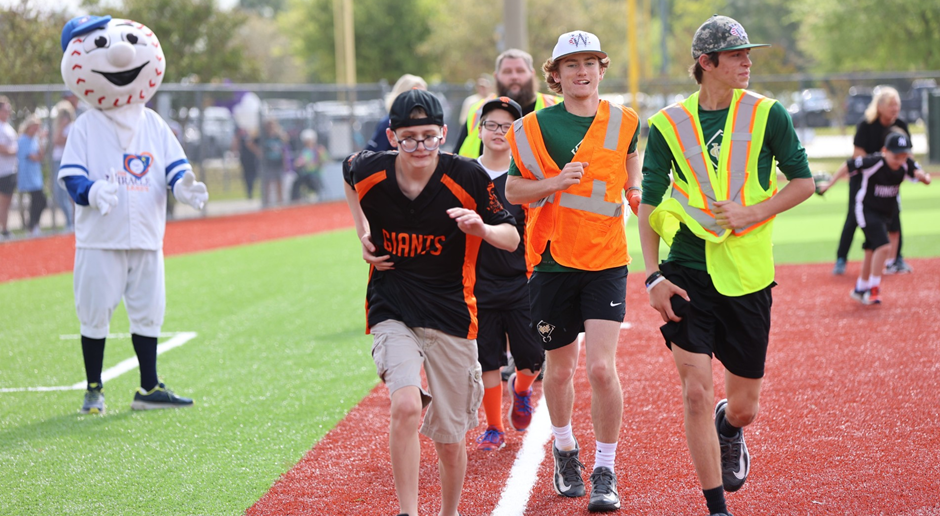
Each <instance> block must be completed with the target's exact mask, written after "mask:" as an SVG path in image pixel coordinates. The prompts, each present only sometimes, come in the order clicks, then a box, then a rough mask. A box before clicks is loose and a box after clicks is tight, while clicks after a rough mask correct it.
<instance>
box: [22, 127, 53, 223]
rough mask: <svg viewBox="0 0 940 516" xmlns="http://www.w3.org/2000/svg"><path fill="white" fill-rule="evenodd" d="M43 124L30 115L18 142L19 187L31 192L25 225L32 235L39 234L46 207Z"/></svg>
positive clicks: (25, 191)
mask: <svg viewBox="0 0 940 516" xmlns="http://www.w3.org/2000/svg"><path fill="white" fill-rule="evenodd" d="M41 127H42V125H41V124H40V122H39V118H37V117H36V115H29V116H28V117H26V119H25V120H23V123H22V124H20V139H19V141H18V142H17V151H16V159H17V169H18V171H19V174H18V177H17V188H18V189H19V191H20V192H22V193H28V194H29V219H28V221H26V224H25V225H24V226H25V227H26V229H27V231H28V232H29V234H30V235H32V236H39V234H40V232H41V230H40V229H39V217H40V216H41V215H42V210H44V209H46V194H45V192H43V190H42V186H43V185H42V183H43V181H42V144H41V143H40V135H39V129H40V128H41Z"/></svg>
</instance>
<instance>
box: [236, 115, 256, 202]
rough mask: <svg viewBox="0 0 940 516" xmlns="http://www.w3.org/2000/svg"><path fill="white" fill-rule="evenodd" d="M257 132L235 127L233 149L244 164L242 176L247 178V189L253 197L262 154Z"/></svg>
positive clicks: (249, 195) (249, 196)
mask: <svg viewBox="0 0 940 516" xmlns="http://www.w3.org/2000/svg"><path fill="white" fill-rule="evenodd" d="M255 133H256V132H251V131H249V130H248V129H244V128H242V127H238V128H237V129H235V138H234V139H233V140H232V151H234V152H237V153H238V161H239V162H241V165H242V177H243V179H244V180H245V191H246V192H248V198H249V199H251V197H252V193H253V192H254V189H255V181H257V180H258V158H259V157H260V156H261V147H260V144H261V142H260V139H259V138H258V135H257V134H255Z"/></svg>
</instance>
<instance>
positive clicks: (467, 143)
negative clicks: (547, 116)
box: [457, 93, 561, 158]
mask: <svg viewBox="0 0 940 516" xmlns="http://www.w3.org/2000/svg"><path fill="white" fill-rule="evenodd" d="M495 98H496V96H495V95H490V96H488V97H486V98H484V99H483V100H480V101H479V102H477V103H476V104H474V105H472V106H470V109H469V110H468V112H469V113H470V114H469V115H467V137H466V138H465V139H464V141H463V143H462V144H461V145H460V149H459V150H458V151H457V154H459V155H461V156H466V157H468V158H479V157H480V145H482V143H483V140H481V139H480V115H481V114H482V111H483V104H485V103H486V102H487V101H490V100H493V99H495ZM559 102H561V99H560V98H558V97H556V96H554V95H545V94H542V93H536V94H535V111H538V110H540V109H542V108H545V107H548V106H554V105H555V104H558V103H559Z"/></svg>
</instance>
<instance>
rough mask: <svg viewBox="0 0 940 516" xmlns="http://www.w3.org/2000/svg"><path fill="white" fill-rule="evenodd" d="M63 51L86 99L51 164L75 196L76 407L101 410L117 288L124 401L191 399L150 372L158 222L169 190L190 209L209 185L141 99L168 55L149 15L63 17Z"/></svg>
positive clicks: (158, 295) (70, 82)
mask: <svg viewBox="0 0 940 516" xmlns="http://www.w3.org/2000/svg"><path fill="white" fill-rule="evenodd" d="M62 52H63V56H62V78H63V79H65V84H66V85H67V86H68V88H69V89H70V90H71V91H72V92H74V93H75V94H76V95H77V96H78V98H80V99H82V100H84V101H85V102H86V103H87V104H89V105H90V106H91V107H92V108H93V109H89V110H88V111H86V112H85V113H84V114H82V115H81V116H79V117H78V119H77V120H76V121H75V123H74V124H73V126H72V128H71V130H70V131H69V136H68V140H67V141H66V145H65V151H64V154H63V156H62V165H61V166H60V168H59V175H58V179H59V181H60V183H61V184H62V185H63V186H64V187H65V188H66V189H67V190H68V192H69V194H70V195H71V196H72V199H74V200H75V211H76V214H75V247H76V250H75V306H76V309H77V312H78V319H79V321H80V323H81V334H82V354H83V356H84V359H85V374H86V376H87V379H88V389H87V391H86V392H85V402H84V404H83V405H82V409H81V411H82V412H83V413H97V414H101V413H104V411H105V404H104V394H103V393H102V374H101V368H102V362H103V359H104V344H105V338H106V337H107V336H108V330H109V327H110V323H111V314H112V313H113V312H114V309H115V308H116V307H117V305H118V303H120V301H121V299H122V298H123V299H124V305H125V308H126V309H127V315H128V318H129V319H130V330H131V340H132V341H133V344H134V351H135V353H136V354H137V359H138V361H139V362H140V389H139V390H138V391H137V392H136V393H135V394H134V400H133V402H132V403H131V408H132V409H135V410H147V409H156V408H174V407H187V406H191V405H192V403H193V401H192V400H191V399H187V398H182V397H180V396H177V395H176V394H174V393H173V392H172V391H170V390H169V389H167V388H166V386H165V385H164V384H163V383H161V382H160V380H159V379H158V378H157V337H158V336H159V335H160V327H161V325H162V324H163V314H164V310H165V306H166V295H165V288H164V279H163V233H164V230H165V229H166V201H167V192H168V191H169V190H172V191H173V195H174V196H176V199H177V200H178V201H180V202H184V203H186V204H188V205H190V206H192V207H194V208H196V209H202V207H203V205H204V204H205V203H206V201H207V200H208V199H209V195H208V193H207V191H206V185H205V184H203V183H200V182H196V180H195V176H194V175H193V171H192V167H191V166H190V164H189V161H188V160H187V159H186V154H185V153H184V152H183V148H182V147H181V146H180V144H179V142H178V141H177V139H176V137H175V136H174V135H173V132H172V131H171V130H170V128H169V127H168V126H167V124H166V122H164V120H163V119H162V118H160V116H159V115H157V113H155V112H154V111H152V110H150V109H148V108H147V107H146V106H145V104H146V103H147V101H148V100H150V99H151V98H152V97H153V95H154V93H156V91H157V88H158V87H159V86H160V83H161V82H162V80H163V74H164V71H165V70H166V56H165V55H164V54H163V49H162V48H161V47H160V42H159V41H158V40H157V37H156V36H155V35H154V33H153V32H152V31H151V30H150V29H148V28H147V27H146V26H144V25H142V24H140V23H137V22H133V21H130V20H113V19H111V17H110V16H81V17H78V18H74V19H72V20H70V21H69V22H68V23H66V24H65V27H64V28H63V29H62Z"/></svg>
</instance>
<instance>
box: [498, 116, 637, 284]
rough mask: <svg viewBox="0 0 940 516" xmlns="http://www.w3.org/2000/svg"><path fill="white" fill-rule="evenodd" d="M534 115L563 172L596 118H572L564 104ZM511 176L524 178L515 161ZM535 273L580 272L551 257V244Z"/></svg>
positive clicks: (548, 147) (546, 144)
mask: <svg viewBox="0 0 940 516" xmlns="http://www.w3.org/2000/svg"><path fill="white" fill-rule="evenodd" d="M535 116H536V118H537V119H538V121H539V129H540V130H541V133H542V139H543V140H544V141H545V148H546V149H547V150H548V155H549V156H551V158H552V161H554V162H555V165H557V166H558V169H559V170H561V169H562V168H564V167H565V165H567V164H568V163H570V162H571V158H573V157H574V155H575V153H576V152H578V148H579V147H580V146H581V142H582V141H584V136H585V135H586V134H587V132H588V129H590V127H591V124H593V123H594V117H593V116H588V117H585V116H577V115H572V114H571V113H569V112H568V110H566V109H565V104H564V102H561V103H558V104H555V105H554V106H549V107H547V108H545V109H541V110H539V111H536V112H535ZM639 133H640V132H639V131H636V132H635V133H634V134H633V141H632V142H630V149H629V152H630V153H633V152H636V144H637V138H638V136H639ZM509 175H511V176H521V175H522V173H521V172H519V169H518V168H517V167H516V163H515V161H512V162H510V163H509ZM535 270H537V271H539V272H571V271H577V270H578V269H572V268H570V267H565V266H564V265H561V264H559V263H558V262H556V261H555V259H554V258H552V252H551V242H549V243H548V246H546V248H545V252H544V253H542V261H541V262H539V264H538V265H536V266H535Z"/></svg>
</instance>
